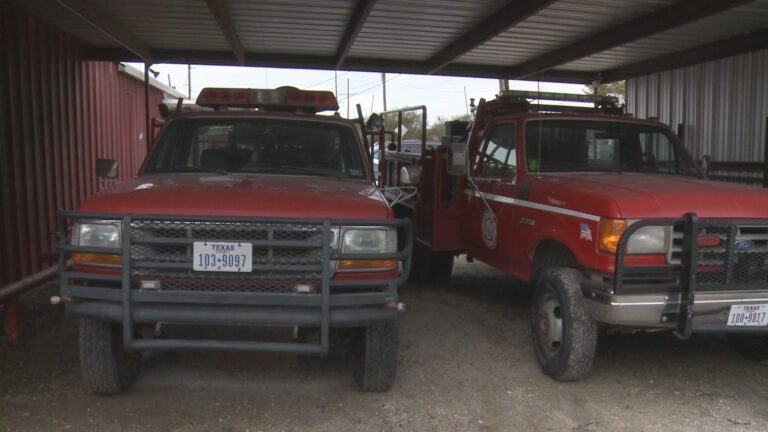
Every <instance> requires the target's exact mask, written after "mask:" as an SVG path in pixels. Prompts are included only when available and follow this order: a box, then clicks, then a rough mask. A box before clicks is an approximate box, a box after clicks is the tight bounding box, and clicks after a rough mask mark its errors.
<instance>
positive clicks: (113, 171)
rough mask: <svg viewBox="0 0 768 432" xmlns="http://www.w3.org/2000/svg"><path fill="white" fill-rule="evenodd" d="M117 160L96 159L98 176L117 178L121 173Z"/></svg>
mask: <svg viewBox="0 0 768 432" xmlns="http://www.w3.org/2000/svg"><path fill="white" fill-rule="evenodd" d="M119 172H120V171H119V169H118V166H117V161H116V160H114V159H96V176H97V177H101V178H105V179H116V178H117V176H118V174H119Z"/></svg>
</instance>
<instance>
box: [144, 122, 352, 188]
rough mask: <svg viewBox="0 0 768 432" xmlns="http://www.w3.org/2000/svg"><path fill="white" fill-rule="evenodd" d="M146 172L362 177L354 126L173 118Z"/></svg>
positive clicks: (158, 143) (148, 163)
mask: <svg viewBox="0 0 768 432" xmlns="http://www.w3.org/2000/svg"><path fill="white" fill-rule="evenodd" d="M144 172H145V173H160V172H214V173H220V174H229V173H235V174H237V173H256V174H258V173H263V174H288V175H310V176H320V177H337V178H353V179H364V178H366V174H365V169H364V166H363V161H362V156H361V154H360V146H359V145H358V143H357V141H356V140H355V136H354V130H353V129H352V128H349V127H344V126H343V125H334V124H327V123H321V122H308V121H302V122H299V121H290V120H274V119H210V118H206V119H179V120H174V121H172V122H170V123H169V124H168V126H166V128H165V130H164V131H163V133H162V135H161V136H160V138H159V140H158V142H157V146H156V147H155V150H154V151H153V153H152V156H151V157H150V159H149V161H148V162H147V165H146V167H145V168H144Z"/></svg>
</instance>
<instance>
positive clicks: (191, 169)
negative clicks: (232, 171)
mask: <svg viewBox="0 0 768 432" xmlns="http://www.w3.org/2000/svg"><path fill="white" fill-rule="evenodd" d="M151 172H157V173H201V172H202V173H212V174H219V175H227V174H229V173H228V172H227V171H226V170H223V169H218V168H208V167H200V166H197V167H180V168H162V169H154V170H152V171H151Z"/></svg>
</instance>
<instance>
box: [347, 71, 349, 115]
mask: <svg viewBox="0 0 768 432" xmlns="http://www.w3.org/2000/svg"><path fill="white" fill-rule="evenodd" d="M349 103H350V100H349V78H347V118H349Z"/></svg>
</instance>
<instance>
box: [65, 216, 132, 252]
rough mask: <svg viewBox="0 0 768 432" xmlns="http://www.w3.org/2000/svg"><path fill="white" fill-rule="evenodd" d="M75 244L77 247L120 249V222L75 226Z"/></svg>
mask: <svg viewBox="0 0 768 432" xmlns="http://www.w3.org/2000/svg"><path fill="white" fill-rule="evenodd" d="M74 233H75V237H74V238H73V243H74V244H75V245H77V246H94V247H120V246H122V242H121V239H120V222H111V221H94V222H83V223H78V224H75V229H74Z"/></svg>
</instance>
